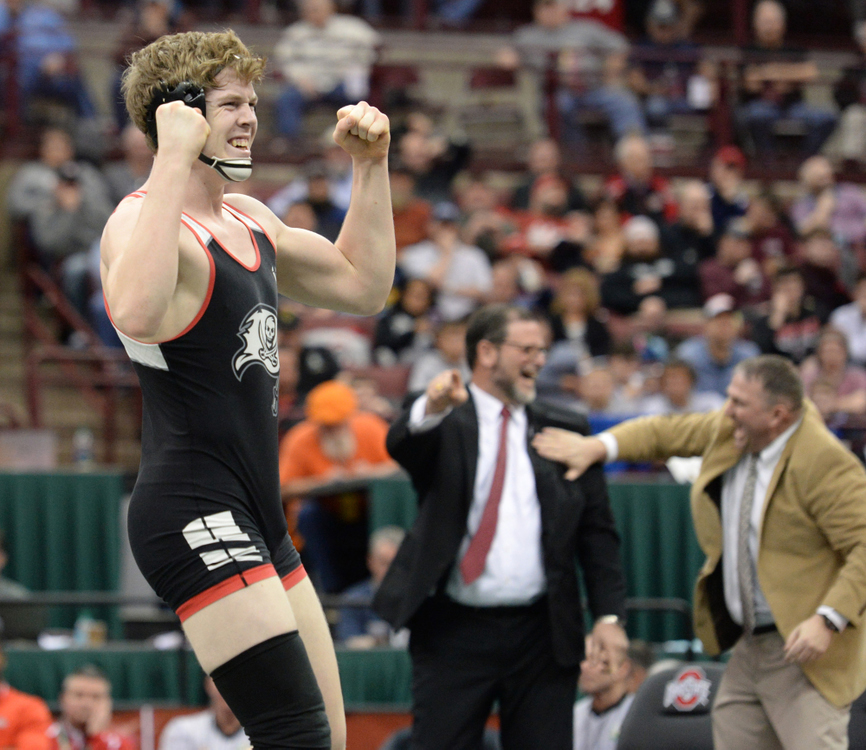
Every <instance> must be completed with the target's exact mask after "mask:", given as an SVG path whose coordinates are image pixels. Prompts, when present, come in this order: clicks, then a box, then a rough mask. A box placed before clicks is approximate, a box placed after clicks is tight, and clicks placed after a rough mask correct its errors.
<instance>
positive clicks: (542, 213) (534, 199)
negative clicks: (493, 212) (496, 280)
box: [499, 175, 590, 271]
mask: <svg viewBox="0 0 866 750" xmlns="http://www.w3.org/2000/svg"><path fill="white" fill-rule="evenodd" d="M511 218H512V223H513V225H514V231H513V232H512V233H511V234H510V235H509V236H507V237H506V238H505V239H504V240H503V242H502V243H501V245H500V248H499V249H500V251H501V252H503V253H519V254H521V255H525V256H528V257H530V258H535V259H537V260H539V261H540V262H542V263H543V264H544V265H545V266H548V267H551V268H553V270H556V271H562V270H565V267H570V266H572V265H576V264H575V263H573V262H568V261H567V260H565V258H564V255H565V252H564V248H561V247H559V246H560V245H561V244H562V243H565V242H569V243H571V244H573V245H577V246H578V247H582V246H583V244H584V242H585V240H586V238H587V237H588V235H589V229H590V224H589V217H588V216H587V215H586V214H584V213H582V212H579V211H571V212H569V210H568V182H567V181H566V180H564V179H563V178H561V177H559V176H557V175H544V176H542V177H538V178H537V179H536V180H535V182H534V183H533V186H532V190H531V192H530V199H529V208H528V209H527V210H525V211H514V212H512V214H511ZM555 251H556V252H558V253H559V255H560V259H559V260H558V261H554V259H553V253H554V252H555ZM580 254H581V253H580V251H579V250H578V253H577V255H578V257H579V256H580ZM563 261H565V262H563Z"/></svg>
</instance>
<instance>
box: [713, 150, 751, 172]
mask: <svg viewBox="0 0 866 750" xmlns="http://www.w3.org/2000/svg"><path fill="white" fill-rule="evenodd" d="M713 159H716V160H718V161H720V162H722V163H723V164H725V165H726V166H728V167H737V168H739V169H745V168H746V156H745V154H743V152H742V151H740V149H738V148H737V147H736V146H722V147H721V148H720V149H719V150H718V151H716V153H715V156H713Z"/></svg>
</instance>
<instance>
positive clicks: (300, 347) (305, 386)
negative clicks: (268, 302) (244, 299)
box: [277, 299, 342, 404]
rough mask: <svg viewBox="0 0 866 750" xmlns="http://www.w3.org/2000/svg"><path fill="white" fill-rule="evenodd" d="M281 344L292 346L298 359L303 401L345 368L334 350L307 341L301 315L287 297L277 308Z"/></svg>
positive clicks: (298, 395) (299, 390)
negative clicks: (290, 304) (294, 309)
mask: <svg viewBox="0 0 866 750" xmlns="http://www.w3.org/2000/svg"><path fill="white" fill-rule="evenodd" d="M277 343H278V346H279V348H280V349H284V348H285V349H290V350H291V351H292V352H293V353H294V356H295V360H296V361H297V368H298V374H297V382H296V386H295V390H296V400H297V402H298V403H299V404H300V403H303V401H304V399H305V398H306V397H307V394H308V393H309V392H310V391H311V390H312V389H313V388H315V387H316V386H317V385H320V384H321V383H324V382H326V381H328V380H334V379H335V378H336V377H337V375H339V373H340V370H341V369H342V368H341V367H340V361H339V359H337V355H336V354H334V352H333V351H332V350H331V349H329V348H328V347H327V346H322V345H318V344H311V343H310V342H308V341H306V340H305V338H304V332H303V329H302V328H301V318H300V316H299V315H298V314H296V313H294V312H293V311H292V310H291V309H290V307H289V305H288V304H287V303H286V301H285V299H283V300H281V303H280V307H279V310H278V311H277Z"/></svg>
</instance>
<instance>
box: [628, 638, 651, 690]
mask: <svg viewBox="0 0 866 750" xmlns="http://www.w3.org/2000/svg"><path fill="white" fill-rule="evenodd" d="M627 656H628V660H629V663H630V665H631V669H630V670H629V674H628V692H629V693H636V692H637V690H638V688H639V687H640V686H641V685H642V684H643V682H644V680H645V679H646V678H647V676H648V674H649V671H650V669H651V668H652V666H653V664H654V663H655V660H656V656H655V651H654V650H653V647H652V645H651V644H649V643H647V642H646V641H642V640H640V639H638V638H631V639H630V640H629V643H628V652H627Z"/></svg>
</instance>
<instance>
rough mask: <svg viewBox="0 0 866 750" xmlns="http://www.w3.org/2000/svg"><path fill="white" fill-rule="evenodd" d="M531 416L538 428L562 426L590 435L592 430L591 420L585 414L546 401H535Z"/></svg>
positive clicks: (564, 428) (565, 428)
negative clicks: (590, 426)
mask: <svg viewBox="0 0 866 750" xmlns="http://www.w3.org/2000/svg"><path fill="white" fill-rule="evenodd" d="M530 417H531V419H532V422H533V424H534V425H535V426H536V428H541V427H560V428H562V429H563V430H571V431H572V432H579V433H580V434H581V435H589V432H590V428H589V421H588V420H587V418H586V417H585V416H584V415H583V414H580V413H578V412H576V411H572V410H570V409H564V408H562V407H561V406H554V405H553V404H549V403H546V402H544V401H535V402H533V404H532V406H531V407H530Z"/></svg>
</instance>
